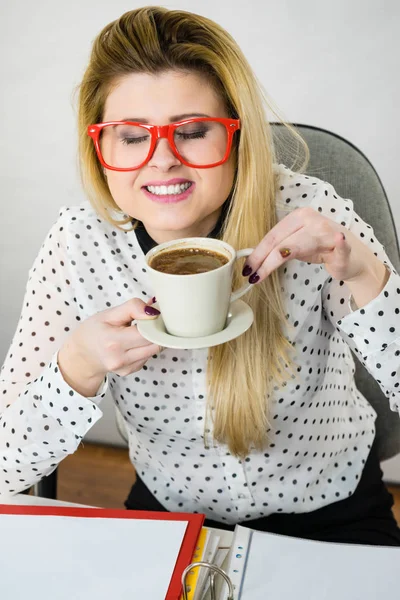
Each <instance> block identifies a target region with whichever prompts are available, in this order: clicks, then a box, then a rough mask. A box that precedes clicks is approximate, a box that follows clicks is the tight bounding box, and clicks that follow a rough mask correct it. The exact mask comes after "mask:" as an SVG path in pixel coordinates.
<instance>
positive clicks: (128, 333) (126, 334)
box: [115, 323, 152, 352]
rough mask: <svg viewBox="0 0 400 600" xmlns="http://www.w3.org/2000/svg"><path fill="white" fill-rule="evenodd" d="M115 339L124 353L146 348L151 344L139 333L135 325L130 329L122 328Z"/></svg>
mask: <svg viewBox="0 0 400 600" xmlns="http://www.w3.org/2000/svg"><path fill="white" fill-rule="evenodd" d="M115 339H116V341H118V343H119V345H120V348H121V350H123V351H124V352H126V351H129V350H132V349H134V348H139V347H148V346H151V344H152V342H149V340H146V338H144V337H143V336H142V335H141V334H140V333H139V331H138V328H137V325H136V323H135V324H134V325H132V327H124V328H123V329H120V330H119V331H118V332H116V333H115Z"/></svg>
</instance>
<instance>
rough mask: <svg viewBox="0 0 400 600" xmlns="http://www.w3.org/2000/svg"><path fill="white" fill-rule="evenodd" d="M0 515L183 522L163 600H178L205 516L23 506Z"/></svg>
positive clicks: (4, 507) (2, 509)
mask: <svg viewBox="0 0 400 600" xmlns="http://www.w3.org/2000/svg"><path fill="white" fill-rule="evenodd" d="M0 514H9V515H53V516H57V515H60V516H64V517H68V516H69V517H87V518H93V519H99V518H100V519H101V518H103V519H104V518H105V519H107V518H112V519H160V520H163V521H167V520H168V521H187V522H188V524H187V527H186V532H185V535H184V538H183V541H182V545H181V549H180V551H179V554H178V558H177V560H176V563H175V568H174V571H173V573H172V576H171V581H170V584H169V587H168V591H167V595H166V596H165V600H179V598H180V597H181V595H182V582H181V578H182V573H183V571H184V570H185V569H186V567H187V566H188V565H189V564H190V563H191V560H192V557H193V554H194V550H195V547H196V542H197V538H198V537H199V534H200V531H201V528H202V526H203V523H204V519H205V515H203V514H192V513H171V512H152V511H145V510H123V509H108V508H89V507H88V508H86V507H85V508H81V507H75V506H29V505H28V506H25V505H14V504H0Z"/></svg>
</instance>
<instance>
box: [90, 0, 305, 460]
mask: <svg viewBox="0 0 400 600" xmlns="http://www.w3.org/2000/svg"><path fill="white" fill-rule="evenodd" d="M166 70H178V71H184V72H196V73H201V74H202V75H203V76H204V77H206V78H207V80H208V82H209V83H210V84H211V85H212V86H213V87H214V89H215V90H216V92H217V93H218V94H219V95H220V96H221V97H222V99H223V100H224V102H225V105H226V108H227V110H228V114H229V116H231V117H234V118H240V120H241V130H240V134H239V135H238V134H235V136H237V137H236V144H235V147H234V149H233V152H234V154H235V158H236V163H237V169H236V175H235V181H234V184H233V188H232V191H231V194H230V203H229V204H230V205H229V210H228V212H227V215H226V218H225V220H224V224H223V228H222V232H221V238H222V239H223V240H225V241H227V242H228V243H229V244H231V245H232V246H233V247H234V248H238V249H239V248H249V247H253V248H254V247H255V246H256V245H257V244H258V243H259V242H260V240H261V239H262V238H263V237H264V235H265V234H266V233H267V232H268V231H269V230H270V229H272V227H274V225H275V224H276V222H277V216H276V186H277V181H276V176H275V175H274V170H273V165H274V163H275V161H276V158H275V151H274V143H273V138H272V133H271V127H270V125H269V123H268V119H267V117H266V113H265V108H267V109H269V110H270V111H272V113H273V114H274V115H275V116H278V115H277V111H276V110H275V109H273V108H272V106H271V103H270V102H269V101H268V100H267V98H266V95H265V93H264V92H263V90H262V86H261V85H260V84H259V83H258V81H257V79H256V77H255V75H254V74H253V72H252V70H251V67H250V66H249V64H248V62H247V60H246V58H245V57H244V55H243V53H242V52H241V50H240V48H239V47H238V45H237V43H236V42H235V40H234V39H233V38H232V37H231V36H230V35H229V34H228V33H227V32H226V31H225V30H224V29H223V28H222V27H220V26H219V25H218V24H216V23H214V22H213V21H211V20H210V19H207V18H205V17H203V16H200V15H197V14H193V13H190V12H186V11H180V10H168V9H166V8H163V7H158V6H146V7H143V8H140V9H137V10H133V11H130V12H127V13H125V14H124V15H122V16H121V17H120V18H119V19H117V20H116V21H114V22H112V23H110V24H109V25H107V26H106V27H105V28H104V29H103V30H102V31H101V32H100V34H99V35H98V36H97V38H96V39H95V41H94V44H93V48H92V53H91V57H90V61H89V65H88V67H87V69H86V71H85V74H84V77H83V80H82V82H81V85H80V88H79V117H78V118H79V150H80V164H81V175H82V180H83V184H84V187H85V189H86V191H87V194H88V197H89V199H90V201H91V203H92V205H93V207H94V208H95V210H96V211H97V212H98V213H99V214H100V215H101V216H102V217H103V218H105V219H106V220H108V221H109V222H111V223H112V224H114V225H115V226H117V227H122V226H124V225H126V224H127V223H129V222H130V221H131V217H130V216H129V215H124V214H122V212H121V211H120V209H119V208H118V206H117V205H116V203H115V201H114V199H113V197H112V196H111V194H110V191H109V189H108V186H107V182H106V179H105V176H104V173H103V170H102V168H101V165H100V163H99V161H98V160H97V157H96V154H95V151H94V147H93V143H92V141H91V139H90V138H89V137H88V136H87V134H86V130H87V126H88V125H89V124H92V123H98V122H101V120H102V116H103V111H104V105H105V101H106V98H107V95H108V93H109V92H110V90H111V88H112V86H113V85H114V84H115V82H116V81H118V79H119V78H121V77H123V76H124V75H127V74H130V73H138V72H139V73H140V72H147V73H151V74H156V73H161V72H163V71H166ZM278 120H280V121H281V122H282V120H281V119H280V118H279V117H278ZM283 124H284V125H285V126H286V127H287V128H288V129H289V130H290V131H291V132H292V134H293V136H292V140H294V141H295V142H296V143H297V145H298V146H299V144H300V145H301V144H303V148H304V150H305V155H306V160H307V159H308V150H307V146H306V145H305V143H304V142H303V140H302V138H301V137H300V136H299V135H298V134H297V132H296V131H295V130H294V129H293V128H291V127H290V125H288V124H287V123H283ZM305 162H306V161H305ZM305 162H304V164H305ZM115 211H116V212H117V214H118V213H119V214H120V216H121V218H120V219H116V217H115ZM242 283H243V277H242V276H241V273H240V270H239V268H238V270H237V271H236V272H235V276H234V284H235V287H238V286H239V285H241V284H242ZM246 302H247V303H248V304H249V305H250V306H251V307H252V309H253V311H254V317H255V320H254V323H253V325H252V326H251V327H250V329H249V330H248V331H247V332H246V333H245V334H244V335H242V336H240V337H239V338H237V339H235V340H233V341H230V342H227V343H224V344H221V345H219V346H215V347H213V348H210V350H209V360H208V367H207V377H208V379H207V381H208V404H207V420H206V426H205V432H204V434H205V438H206V439H207V434H208V433H209V432H210V429H209V423H210V420H211V421H212V423H213V436H214V439H215V440H217V441H218V442H221V443H225V444H227V446H228V448H229V451H230V452H231V453H232V454H234V455H236V456H242V457H243V456H245V455H247V454H248V453H249V452H250V451H251V449H252V448H255V449H262V448H263V447H265V446H266V444H267V443H268V435H267V432H268V427H269V419H268V412H269V405H270V400H271V397H272V386H273V385H274V386H276V385H285V384H286V380H287V378H288V376H289V373H290V370H289V366H291V365H293V361H292V357H291V356H290V354H291V353H290V349H291V345H290V343H289V342H288V341H287V339H286V338H285V336H284V334H283V331H282V324H283V322H284V321H285V319H286V315H285V310H284V306H283V303H282V299H281V283H280V274H279V272H274V273H272V274H271V275H270V276H269V277H268V278H267V279H266V280H265V281H264V282H262V283H261V284H257V285H255V286H254V287H253V289H252V290H251V291H250V292H248V294H247V295H246ZM292 373H293V370H292ZM293 376H294V375H293V374H292V377H293Z"/></svg>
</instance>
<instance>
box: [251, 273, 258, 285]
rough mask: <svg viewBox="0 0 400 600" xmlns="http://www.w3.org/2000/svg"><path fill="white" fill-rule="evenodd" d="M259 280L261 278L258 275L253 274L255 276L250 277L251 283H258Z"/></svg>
mask: <svg viewBox="0 0 400 600" xmlns="http://www.w3.org/2000/svg"><path fill="white" fill-rule="evenodd" d="M259 280H260V276H259V275H258V274H257V273H253V275H250V277H249V283H257V281H259Z"/></svg>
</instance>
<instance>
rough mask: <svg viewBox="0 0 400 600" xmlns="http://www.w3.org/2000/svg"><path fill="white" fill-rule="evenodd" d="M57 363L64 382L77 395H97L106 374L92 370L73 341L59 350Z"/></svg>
mask: <svg viewBox="0 0 400 600" xmlns="http://www.w3.org/2000/svg"><path fill="white" fill-rule="evenodd" d="M57 363H58V368H59V369H60V373H61V375H62V377H63V379H64V381H65V382H66V383H67V384H68V385H69V386H70V387H71V388H72V389H73V390H75V391H76V392H78V394H80V395H81V396H85V397H87V398H88V397H93V396H95V395H96V394H97V390H98V389H99V387H100V386H101V384H102V382H103V379H104V377H105V376H106V373H104V372H102V371H96V370H95V369H93V367H92V365H90V364H89V363H88V362H87V361H86V359H85V357H84V356H83V355H82V353H81V352H80V350H79V348H77V347H76V346H75V345H74V342H73V340H69V341H68V342H66V343H65V344H64V345H63V346H62V347H61V348H60V350H59V352H58V355H57Z"/></svg>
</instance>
